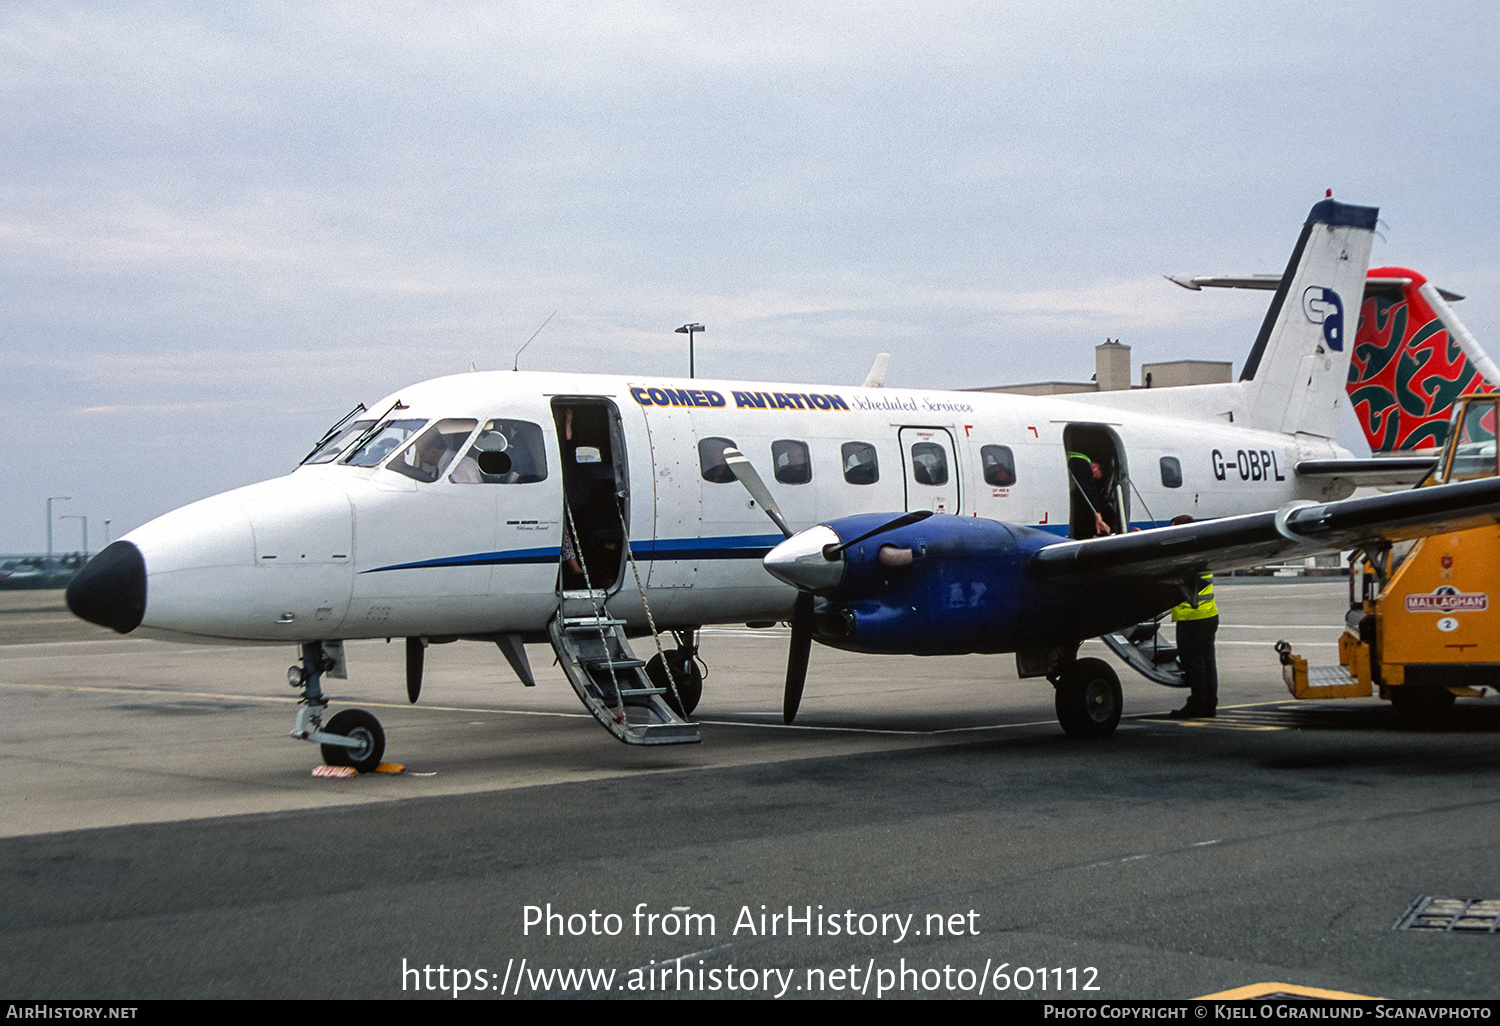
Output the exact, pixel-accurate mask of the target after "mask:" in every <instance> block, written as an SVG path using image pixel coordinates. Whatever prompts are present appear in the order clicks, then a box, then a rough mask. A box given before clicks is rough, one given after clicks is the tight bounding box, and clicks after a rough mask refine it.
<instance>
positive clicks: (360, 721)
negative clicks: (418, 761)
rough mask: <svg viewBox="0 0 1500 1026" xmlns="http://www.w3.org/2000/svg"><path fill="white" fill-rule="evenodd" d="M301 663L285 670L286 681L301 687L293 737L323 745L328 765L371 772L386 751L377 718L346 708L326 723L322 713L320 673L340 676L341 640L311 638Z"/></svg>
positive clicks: (325, 700) (324, 702)
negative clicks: (300, 702) (300, 697)
mask: <svg viewBox="0 0 1500 1026" xmlns="http://www.w3.org/2000/svg"><path fill="white" fill-rule="evenodd" d="M301 651H302V665H300V666H293V667H291V668H290V669H288V670H287V683H288V684H290V685H291V686H292V687H294V688H300V689H301V690H302V704H301V705H300V706H299V707H298V709H297V722H296V724H295V725H294V726H293V727H292V737H294V738H297V739H298V740H299V741H312V742H315V743H317V744H320V745H322V747H323V761H324V762H326V763H328V765H330V766H352V767H354V768H355V769H357V770H359V772H361V773H372V772H374V770H375V767H377V766H379V765H380V757H381V756H382V755H384V754H385V731H384V730H382V729H381V728H380V721H379V720H377V719H376V718H375V717H373V716H371V715H370V714H369V713H367V712H365V711H364V710H363V709H345V710H343V711H342V712H340V713H338V714H337V715H336V716H334V717H333V718H332V719H331V720H329V721H328V725H327V726H326V727H325V726H324V725H323V712H324V710H326V709H327V708H328V698H327V697H326V696H325V695H324V694H323V689H322V687H321V685H320V681H321V680H322V677H323V675H324V674H325V673H326V674H327V675H328V676H330V677H337V678H343V677H344V676H345V672H344V645H343V642H340V641H310V642H308V643H307V644H305V645H303V646H302V647H301Z"/></svg>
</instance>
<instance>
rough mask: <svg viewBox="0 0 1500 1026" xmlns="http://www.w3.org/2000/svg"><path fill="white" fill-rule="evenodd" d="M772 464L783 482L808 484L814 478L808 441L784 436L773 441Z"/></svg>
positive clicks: (778, 477)
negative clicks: (794, 439) (779, 439)
mask: <svg viewBox="0 0 1500 1026" xmlns="http://www.w3.org/2000/svg"><path fill="white" fill-rule="evenodd" d="M771 465H772V466H774V467H775V468H776V480H777V481H780V482H781V483H782V484H791V485H796V484H807V483H808V482H809V481H811V480H812V456H811V454H810V453H809V452H808V450H807V443H806V442H797V441H793V440H792V439H790V438H783V439H782V440H781V441H779V442H772V443H771Z"/></svg>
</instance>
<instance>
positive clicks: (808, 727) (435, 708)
mask: <svg viewBox="0 0 1500 1026" xmlns="http://www.w3.org/2000/svg"><path fill="white" fill-rule="evenodd" d="M0 688H16V689H18V690H27V691H69V692H81V693H86V694H105V695H135V696H141V695H152V696H161V697H164V698H208V699H217V700H219V701H224V702H271V703H276V704H282V705H299V704H301V699H298V698H291V697H279V696H272V695H240V694H223V693H219V692H212V691H169V690H165V689H162V688H126V687H108V686H103V685H85V684H17V683H14V682H12V681H0ZM339 701H340V702H341V704H344V705H351V704H354V703H355V702H356V701H357V702H358V704H359V705H360V706H361V707H366V706H367V707H369V708H372V709H403V710H414V711H416V712H460V713H479V714H483V715H486V716H497V715H499V716H551V717H556V718H558V719H567V720H592V719H593V718H594V717H593V715H592V714H591V713H587V712H558V711H555V710H546V709H504V708H497V707H494V706H462V705H429V704H426V703H424V704H422V705H411V704H410V703H407V702H371V701H366V700H364V699H358V700H355V699H340V700H339ZM745 715H747V716H761V715H764V716H775V717H776V718H777V719H780V717H781V713H772V712H767V713H746V714H745ZM692 722H693V723H695V724H698V725H708V726H715V727H754V728H757V729H761V730H801V731H821V732H823V733H829V734H875V735H881V736H886V735H890V736H910V737H927V736H936V735H939V734H963V733H973V732H977V731H984V730H1009V729H1012V728H1015V727H1044V726H1055V725H1056V723H1057V721H1056V720H1034V721H1031V722H1027V723H990V724H980V725H978V726H969V727H935V728H932V729H929V730H921V729H903V728H896V727H838V726H819V725H817V724H811V723H791V724H787V723H755V722H749V723H747V722H744V721H742V720H693V721H692Z"/></svg>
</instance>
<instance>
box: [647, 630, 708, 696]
mask: <svg viewBox="0 0 1500 1026" xmlns="http://www.w3.org/2000/svg"><path fill="white" fill-rule="evenodd" d="M673 633H674V635H675V636H676V638H677V647H676V648H669V649H667V650H666V651H665V652H663V653H661V654H660V655H654V656H652V657H651V659H650V661H649V662H647V663H646V676H647V677H649V678H651V684H652V686H653V687H658V688H662V689H663V690H665V692H666V694H664V695H663V696H662V698H663V699H665V700H666V703H667V704H668V705H670V706H671V707H672V711H673V712H675V713H676V714H677V715H678V716H691V715H692V714H693V710H694V709H696V708H698V700H699V699H701V698H702V697H703V668H702V667H701V666H699V665H698V645H697V640H696V633H697V632H696V630H695V629H694V628H692V627H689V628H688V629H687V630H683V631H674V632H673ZM664 657H665V658H664Z"/></svg>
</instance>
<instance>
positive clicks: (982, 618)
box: [67, 198, 1500, 771]
mask: <svg viewBox="0 0 1500 1026" xmlns="http://www.w3.org/2000/svg"><path fill="white" fill-rule="evenodd" d="M1377 213H1378V211H1377V210H1376V208H1373V207H1365V206H1357V205H1352V204H1344V203H1340V202H1336V201H1334V200H1332V199H1331V198H1330V199H1325V200H1323V201H1321V202H1319V203H1317V204H1316V205H1314V206H1313V208H1312V210H1311V212H1310V214H1309V215H1308V218H1307V220H1306V223H1305V224H1304V225H1303V226H1302V229H1301V234H1300V236H1299V238H1298V241H1297V243H1296V247H1295V249H1294V251H1293V253H1292V257H1291V259H1290V261H1289V263H1288V266H1287V270H1286V273H1285V274H1284V275H1283V276H1282V277H1281V279H1280V280H1279V282H1278V284H1277V286H1276V289H1275V294H1274V296H1273V298H1272V301H1271V304H1270V307H1269V309H1268V311H1267V314H1266V317H1265V321H1264V323H1263V324H1262V327H1261V329H1260V332H1259V334H1258V336H1257V338H1256V340H1255V343H1254V345H1253V347H1252V349H1251V351H1250V355H1249V358H1248V360H1247V361H1246V364H1245V368H1244V373H1243V375H1242V376H1241V379H1240V380H1239V381H1236V382H1231V383H1224V384H1213V385H1201V386H1184V387H1180V388H1171V389H1153V390H1132V391H1123V392H1106V393H1098V394H1086V395H1075V396H1069V397H1066V398H1043V397H1031V396H1019V395H1001V394H993V393H979V392H945V391H934V390H925V389H897V388H884V387H876V386H877V385H878V384H879V382H878V381H876V380H875V379H876V377H877V375H876V374H875V373H874V372H873V371H872V375H871V378H870V379H867V383H866V385H865V386H861V387H846V386H838V385H818V386H810V385H798V384H775V383H765V382H742V381H707V380H703V379H686V380H684V379H667V378H655V377H645V376H641V377H630V376H598V375H587V374H572V373H550V372H549V373H542V372H536V373H529V372H519V371H510V372H503V371H502V372H490V373H467V374H458V375H454V376H450V377H443V378H438V379H434V380H430V381H426V382H422V383H419V384H415V385H412V386H410V387H407V388H403V389H401V390H399V391H398V392H396V393H394V394H392V395H390V396H387V397H386V398H385V399H383V400H381V401H380V402H379V403H376V404H375V405H374V406H373V407H370V408H368V409H366V408H365V407H364V406H363V405H362V404H361V405H359V406H357V407H356V408H355V409H354V410H353V411H351V413H350V414H348V415H347V416H346V417H345V418H344V419H343V420H342V421H340V422H339V423H338V424H336V425H334V427H333V428H332V429H330V431H329V432H328V434H326V435H325V436H324V437H323V438H322V439H320V441H319V442H318V444H317V445H316V446H314V448H313V450H312V451H311V452H310V453H309V454H308V455H307V457H305V458H304V459H303V460H302V462H301V464H300V465H299V466H298V467H297V468H296V469H295V470H294V471H293V472H292V473H290V474H289V475H287V476H285V477H281V478H277V479H274V480H271V481H266V482H261V483H259V484H254V485H250V486H248V487H244V488H239V489H236V490H234V491H230V492H226V493H224V494H221V495H217V496H214V497H212V498H208V499H204V500H201V501H199V502H195V503H192V504H190V505H188V506H185V507H183V508H181V509H178V510H176V511H173V512H170V513H167V514H166V515H164V516H162V517H159V518H157V519H156V520H153V521H151V522H149V523H147V524H145V525H144V526H142V527H139V528H137V529H135V530H133V531H131V532H129V533H128V534H126V535H125V536H124V537H122V538H121V539H120V540H118V541H116V542H114V543H113V544H111V545H110V546H108V547H107V548H106V549H104V550H103V551H102V552H100V553H99V554H98V555H97V556H95V557H94V559H93V560H92V561H91V562H90V563H89V564H88V565H87V566H86V567H85V568H84V569H83V570H82V571H81V572H80V573H79V575H78V577H77V578H76V579H75V580H74V581H73V583H72V585H71V586H70V587H69V588H68V592H67V600H68V604H69V607H70V608H71V609H72V610H73V612H74V613H75V614H77V615H78V616H80V617H82V618H84V619H86V620H89V621H91V622H94V623H98V624H102V625H104V626H108V627H111V628H113V629H114V630H116V631H118V632H120V633H123V634H135V635H139V636H145V637H154V638H165V639H169V640H177V641H184V642H198V643H204V642H216V643H227V644H245V643H267V644H293V645H296V646H298V650H299V654H300V658H299V662H298V664H297V665H294V666H292V667H291V668H290V669H289V671H288V683H289V684H290V685H291V686H292V687H294V688H297V689H298V690H299V691H300V692H301V695H302V701H301V704H300V705H299V708H298V712H297V717H296V721H295V724H294V727H293V730H292V732H291V733H292V736H293V737H295V738H299V739H302V740H307V741H311V742H315V743H318V744H320V745H321V746H322V754H323V757H324V759H325V760H326V761H328V762H329V763H331V764H342V765H350V766H353V767H354V768H355V769H358V770H360V771H369V770H373V769H376V768H377V767H378V765H379V763H380V759H381V756H382V754H383V751H384V746H385V739H384V732H383V729H382V728H381V726H380V724H379V722H378V721H377V720H376V719H375V717H373V716H371V715H370V714H369V713H367V712H364V711H362V710H357V709H346V710H343V711H341V712H339V713H338V714H337V715H334V716H332V717H331V718H330V719H328V720H327V721H326V722H325V720H324V715H325V713H326V712H327V708H328V704H329V699H328V696H327V695H326V694H325V693H324V691H323V690H322V685H321V680H322V678H323V677H325V676H327V677H331V678H335V679H338V678H345V677H346V676H347V667H346V663H345V660H344V652H343V642H344V641H346V640H352V639H361V638H387V639H389V638H397V637H399V638H404V639H405V640H406V655H407V675H406V678H407V679H406V683H407V694H408V698H409V699H410V700H411V701H413V702H415V701H416V700H417V699H418V697H419V695H420V691H421V681H422V671H423V661H424V659H425V650H426V648H427V646H428V645H430V644H441V643H444V642H449V641H454V640H458V639H468V640H479V641H486V642H492V643H494V644H496V645H497V647H498V648H499V650H500V652H501V654H502V656H503V657H504V658H505V659H506V660H507V661H508V662H509V664H510V665H511V667H512V668H513V669H514V671H515V673H516V675H517V676H518V677H519V678H520V680H521V682H522V683H523V684H524V685H527V686H531V685H532V684H534V678H533V676H532V673H531V669H530V665H529V663H528V661H527V655H526V650H525V647H524V646H525V645H526V644H528V643H541V642H550V643H551V645H552V647H553V648H554V650H555V651H556V652H557V654H558V657H559V663H560V665H561V666H562V668H563V670H564V671H565V673H566V675H567V677H568V679H569V682H570V684H571V685H572V687H573V689H574V690H575V692H576V693H577V694H578V696H579V697H580V699H581V700H582V701H583V703H584V705H585V707H586V708H588V709H589V710H590V712H592V713H593V715H594V717H595V719H596V720H598V722H599V723H600V724H601V725H602V726H604V727H605V729H606V730H608V731H609V732H610V733H611V734H612V735H614V736H615V737H616V738H617V739H619V740H621V741H624V742H626V743H628V744H638V745H653V744H676V743H690V742H694V741H698V740H700V736H699V734H698V729H697V726H696V725H695V724H693V723H692V722H691V720H689V719H688V716H689V715H690V714H691V712H692V710H693V708H694V706H695V705H696V704H697V701H698V698H699V695H700V694H701V687H702V676H701V670H700V667H699V654H698V646H697V632H698V631H699V629H700V628H701V627H702V626H703V625H705V624H717V623H749V624H751V625H769V624H771V623H774V622H778V621H789V622H790V623H791V626H792V640H791V645H790V651H789V655H788V666H787V677H786V689H785V697H784V704H783V715H784V718H785V719H786V721H787V722H789V723H790V722H791V721H792V718H793V717H794V716H795V715H796V712H797V708H798V704H799V702H800V698H801V694H802V690H803V685H804V682H805V679H806V674H807V665H808V652H809V649H810V646H811V644H812V642H813V641H814V640H816V641H818V642H820V643H822V644H826V645H831V646H834V647H838V648H843V649H849V650H854V651H859V652H869V653H915V654H922V655H940V654H959V653H995V654H1000V653H1014V656H1015V660H1016V665H1017V668H1018V671H1019V673H1020V675H1021V676H1022V677H1024V678H1034V677H1042V678H1045V679H1046V680H1048V681H1049V682H1050V683H1051V684H1052V685H1053V686H1054V688H1055V705H1056V709H1057V714H1058V719H1059V722H1060V723H1061V725H1062V727H1063V729H1064V730H1065V731H1066V732H1067V733H1069V734H1071V735H1074V736H1079V737H1102V736H1106V735H1108V734H1109V733H1111V732H1112V731H1113V730H1114V729H1115V726H1116V724H1117V723H1118V722H1119V718H1120V712H1121V691H1120V684H1119V678H1118V676H1117V675H1116V674H1115V671H1114V670H1113V669H1112V668H1111V667H1110V666H1109V665H1108V664H1107V663H1105V662H1104V661H1103V660H1099V659H1092V658H1079V657H1078V651H1079V647H1080V645H1081V643H1082V642H1083V641H1085V640H1087V639H1090V638H1095V637H1099V636H1101V635H1104V634H1106V633H1108V632H1111V631H1116V630H1119V629H1121V628H1123V627H1125V626H1127V625H1131V624H1137V623H1139V622H1141V621H1143V620H1148V619H1150V618H1151V617H1153V616H1156V615H1158V614H1160V613H1162V612H1163V611H1164V610H1166V609H1168V608H1170V607H1171V606H1173V605H1176V604H1177V603H1179V602H1182V601H1184V600H1189V601H1191V600H1192V598H1193V596H1195V595H1196V594H1197V587H1198V578H1199V575H1200V574H1202V573H1204V572H1206V571H1211V570H1228V569H1233V568H1237V567H1248V566H1252V565H1256V564H1259V563H1263V562H1266V561H1270V560H1273V559H1276V558H1279V557H1285V556H1287V555H1292V556H1303V555H1309V554H1313V553H1316V552H1323V551H1337V550H1339V549H1343V548H1350V547H1354V546H1365V547H1368V546H1375V545H1379V544H1387V543H1389V542H1391V541H1394V540H1400V539H1403V538H1410V537H1416V536H1418V535H1420V534H1423V533H1431V532H1435V531H1451V530H1457V529H1460V528H1462V527H1468V526H1479V525H1481V524H1490V523H1494V522H1497V520H1500V480H1494V479H1491V480H1482V481H1470V482H1464V483H1460V484H1453V485H1443V486H1439V487H1432V488H1424V489H1420V490H1417V491H1410V492H1402V493H1398V494H1390V495H1378V496H1375V497H1372V498H1361V499H1349V498H1347V496H1348V495H1350V494H1351V493H1352V492H1353V490H1354V487H1355V485H1356V484H1358V483H1360V482H1361V480H1363V479H1365V477H1379V476H1380V475H1385V476H1386V477H1389V476H1390V475H1391V473H1392V472H1391V470H1390V468H1389V466H1381V467H1376V466H1373V464H1376V463H1384V462H1385V461H1373V460H1358V459H1355V458H1354V457H1353V456H1352V454H1350V453H1349V452H1348V451H1347V450H1344V449H1343V448H1341V447H1340V446H1339V445H1337V444H1336V443H1335V442H1334V441H1333V437H1334V434H1335V432H1336V430H1337V426H1338V420H1339V417H1340V415H1341V411H1342V409H1343V406H1344V404H1345V403H1346V402H1347V401H1348V397H1347V395H1346V394H1345V390H1344V384H1345V381H1346V378H1347V375H1348V367H1349V360H1350V350H1351V346H1349V345H1348V344H1347V343H1348V339H1347V335H1346V321H1345V317H1346V315H1347V314H1348V313H1352V311H1350V310H1348V303H1347V302H1346V298H1345V297H1348V298H1349V299H1352V298H1353V297H1354V296H1355V295H1357V294H1359V293H1360V292H1362V290H1363V288H1364V282H1363V279H1364V277H1365V273H1366V269H1367V266H1368V263H1369V253H1370V248H1371V240H1372V236H1373V230H1374V227H1375V221H1376V216H1377ZM1179 514H1189V515H1191V516H1192V517H1194V518H1195V521H1194V522H1193V523H1190V524H1184V525H1179V526H1169V524H1170V521H1171V520H1172V519H1173V518H1174V517H1176V516H1178V515H1179ZM768 519H769V523H768ZM773 527H774V530H773V529H772V528H773ZM1101 528H1102V530H1101ZM664 634H666V635H669V636H670V637H671V639H672V640H671V641H670V642H669V644H672V646H673V647H670V648H667V647H664V646H663V644H662V641H661V637H662V635H664ZM647 636H649V637H651V638H652V639H653V641H652V643H653V644H654V645H655V647H656V649H657V654H656V655H655V656H654V657H652V658H651V659H649V660H642V659H639V658H637V657H636V656H635V654H634V652H633V651H632V650H631V647H630V640H631V639H632V638H635V639H641V638H645V637H647Z"/></svg>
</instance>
